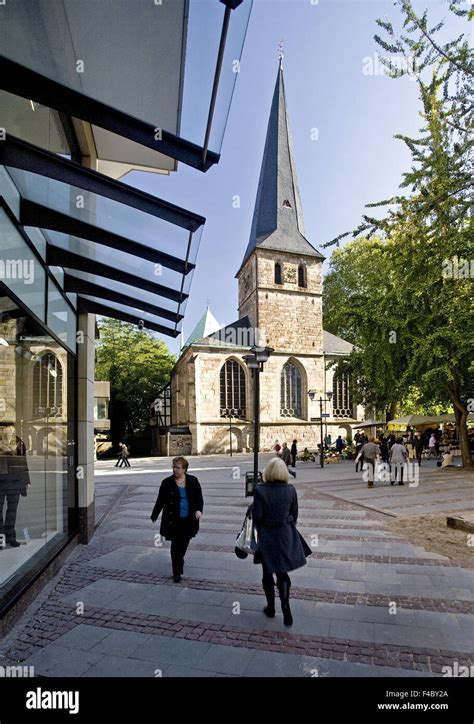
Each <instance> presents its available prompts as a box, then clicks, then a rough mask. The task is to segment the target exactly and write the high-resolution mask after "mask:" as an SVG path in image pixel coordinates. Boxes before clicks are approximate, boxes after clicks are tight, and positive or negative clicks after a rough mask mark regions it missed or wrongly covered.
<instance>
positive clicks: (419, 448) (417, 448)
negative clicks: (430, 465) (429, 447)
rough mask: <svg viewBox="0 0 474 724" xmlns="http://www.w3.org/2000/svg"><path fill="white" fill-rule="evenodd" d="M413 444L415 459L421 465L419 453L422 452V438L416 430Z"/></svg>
mask: <svg viewBox="0 0 474 724" xmlns="http://www.w3.org/2000/svg"><path fill="white" fill-rule="evenodd" d="M414 446H415V455H416V459H417V461H418V465H421V455H422V453H423V447H424V446H423V438H422V437H421V435H420V433H419V432H417V433H416V435H415V441H414Z"/></svg>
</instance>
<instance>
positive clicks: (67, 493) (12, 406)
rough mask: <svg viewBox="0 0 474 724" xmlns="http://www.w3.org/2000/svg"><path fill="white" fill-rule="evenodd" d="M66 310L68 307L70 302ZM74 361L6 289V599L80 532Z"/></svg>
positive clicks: (0, 340)
mask: <svg viewBox="0 0 474 724" xmlns="http://www.w3.org/2000/svg"><path fill="white" fill-rule="evenodd" d="M64 304H66V302H64ZM74 365H75V362H74V358H73V356H72V355H71V354H70V353H68V351H67V350H66V349H65V348H64V347H63V346H62V345H60V344H59V342H58V341H57V340H56V339H54V338H53V337H52V336H51V335H50V334H48V332H47V331H46V330H45V328H44V326H43V325H42V324H40V323H39V322H38V321H37V320H36V319H34V318H33V317H32V316H31V315H30V314H28V313H27V312H26V311H24V310H23V309H22V308H21V307H20V306H19V305H18V304H17V303H16V302H15V301H14V300H13V299H12V297H11V296H10V294H9V293H8V291H7V290H6V289H5V288H4V287H3V291H1V290H0V549H1V555H0V599H1V600H2V601H3V602H5V601H6V600H7V599H8V594H9V592H10V593H12V591H14V589H15V587H16V586H17V585H18V582H19V581H20V579H24V576H25V574H28V573H31V571H32V569H35V568H36V567H37V566H38V564H41V562H44V560H45V557H46V556H48V555H50V554H51V552H52V550H56V548H57V546H58V545H61V544H63V543H64V542H65V541H66V540H67V539H68V534H69V533H71V532H72V530H73V526H74V515H72V511H73V510H74V507H75V475H74V469H75V468H74V462H75V456H74V439H75V435H74Z"/></svg>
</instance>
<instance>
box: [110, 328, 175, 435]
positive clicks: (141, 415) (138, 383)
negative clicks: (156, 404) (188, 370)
mask: <svg viewBox="0 0 474 724" xmlns="http://www.w3.org/2000/svg"><path fill="white" fill-rule="evenodd" d="M99 330H100V340H99V341H98V344H97V362H96V379H99V380H107V381H109V382H110V387H111V407H112V410H111V424H113V423H115V427H116V428H117V427H118V429H119V431H118V433H117V435H116V437H121V436H122V435H123V433H124V432H127V434H130V433H132V434H137V433H142V432H143V431H144V430H145V429H146V428H147V427H148V425H149V419H150V409H149V406H150V402H151V401H152V400H153V399H154V398H155V397H156V395H157V393H158V391H159V390H160V389H161V388H162V387H163V386H164V385H165V384H166V383H167V382H168V380H169V379H170V374H171V370H172V368H173V365H174V364H175V361H176V357H175V355H173V354H171V353H170V352H169V350H168V348H167V347H166V345H165V343H164V342H162V341H161V340H159V339H156V338H155V337H154V336H153V334H152V333H151V332H149V331H147V330H143V331H141V330H138V329H137V328H136V327H135V326H134V325H132V324H128V323H125V322H120V321H118V320H115V319H108V318H102V319H101V320H100V324H99ZM113 408H115V409H113ZM112 416H113V417H114V418H115V419H113V417H112Z"/></svg>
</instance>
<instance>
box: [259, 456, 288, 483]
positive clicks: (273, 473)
mask: <svg viewBox="0 0 474 724" xmlns="http://www.w3.org/2000/svg"><path fill="white" fill-rule="evenodd" d="M289 477H290V474H289V473H288V468H287V467H286V463H285V462H284V461H283V460H282V459H281V458H272V459H271V460H270V462H269V463H268V465H267V467H266V468H265V470H264V471H263V478H264V480H265V482H266V483H273V481H274V480H281V481H283V482H284V483H287V482H288V478H289Z"/></svg>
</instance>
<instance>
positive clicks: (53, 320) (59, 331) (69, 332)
mask: <svg viewBox="0 0 474 724" xmlns="http://www.w3.org/2000/svg"><path fill="white" fill-rule="evenodd" d="M47 323H48V327H49V328H50V329H51V330H52V331H53V332H54V333H55V334H56V335H57V336H58V337H59V339H60V340H61V341H62V342H64V344H66V345H67V346H68V347H69V349H71V350H72V351H73V352H75V351H76V324H77V321H76V313H75V312H74V310H73V309H71V307H70V306H69V304H68V303H67V302H66V300H65V299H64V297H63V295H62V294H61V292H60V291H59V289H58V287H57V286H56V284H55V283H54V282H53V281H52V280H51V279H48V322H47Z"/></svg>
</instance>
